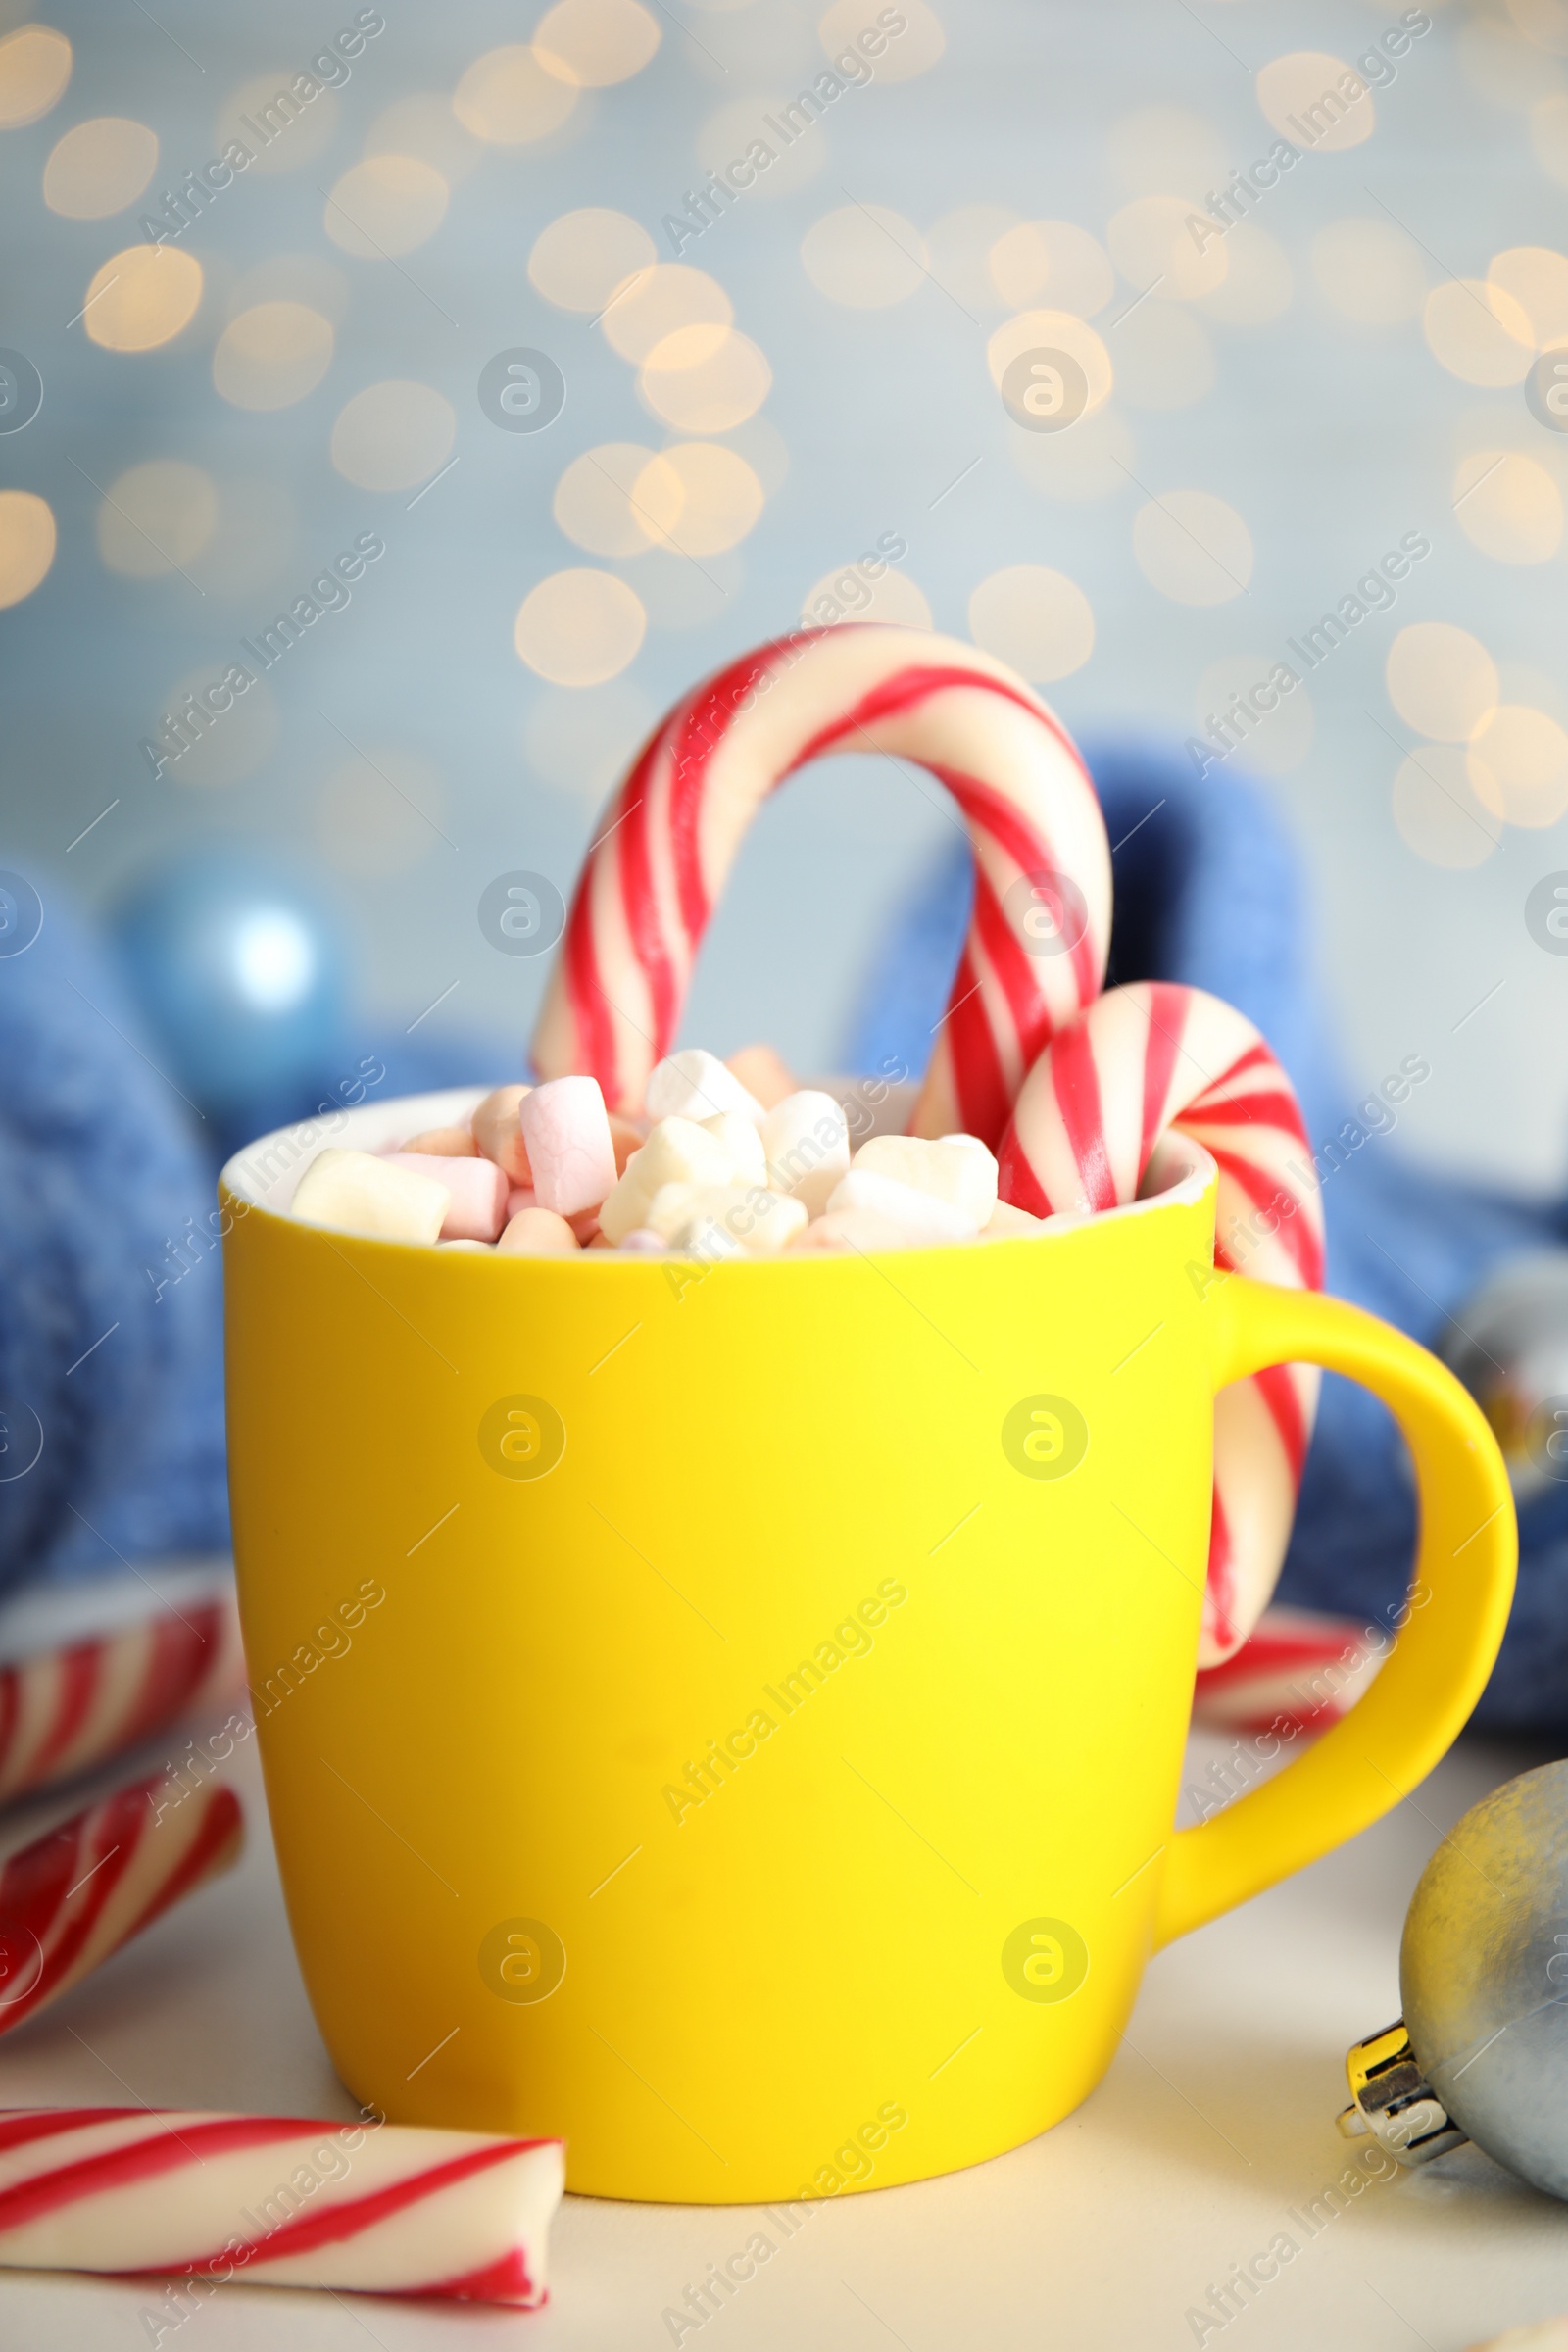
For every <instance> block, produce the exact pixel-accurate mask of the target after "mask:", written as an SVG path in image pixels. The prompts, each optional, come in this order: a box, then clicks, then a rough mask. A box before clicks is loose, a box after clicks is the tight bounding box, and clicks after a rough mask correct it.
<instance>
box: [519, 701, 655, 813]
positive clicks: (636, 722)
mask: <svg viewBox="0 0 1568 2352" xmlns="http://www.w3.org/2000/svg"><path fill="white" fill-rule="evenodd" d="M657 716H658V713H657V711H655V709H654V706H653V704H652V703H651V702H650V701H649V700H648V697H647V696H646V695H645V694H644V693H642V691H641V690H640V688H638V687H637V686H634V685H633V683H632V681H631V680H630V679H629V678H615V679H613V680H612V681H611V683H610V684H608V685H606V686H604V687H602V688H601V690H600V691H599V693H597V694H572V693H570V692H568V691H562V692H561V693H557V694H550V693H544V694H537V695H535V696H534V697H533V698H532V703H531V707H530V709H529V711H528V716H527V718H526V720H525V722H524V725H523V738H522V740H523V749H524V751H525V753H526V754H527V757H528V760H529V763H530V765H531V766H533V767H535V768H537V770H538V771H539V773H540V775H542V776H543V777H544V778H545V780H546V782H547V783H550V784H553V785H554V786H555V788H556V790H557V791H558V792H566V793H570V794H571V795H572V797H573V798H574V799H577V800H582V801H586V802H587V804H588V806H589V807H590V808H591V809H598V808H600V807H601V806H602V805H603V803H604V802H605V800H606V799H607V798H608V797H609V794H610V791H611V789H612V787H613V785H614V784H616V783H617V782H618V781H619V779H620V777H621V776H622V775H623V774H624V773H625V771H626V769H627V768H628V767H629V766H630V765H631V762H632V759H633V757H634V755H635V754H636V752H637V751H638V749H639V747H640V746H641V745H642V744H643V742H644V741H645V740H646V738H647V737H648V735H649V734H650V732H651V731H652V729H653V725H654V721H655V718H656V717H657Z"/></svg>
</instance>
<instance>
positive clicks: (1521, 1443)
mask: <svg viewBox="0 0 1568 2352" xmlns="http://www.w3.org/2000/svg"><path fill="white" fill-rule="evenodd" d="M1437 1353H1438V1354H1439V1355H1440V1356H1441V1357H1442V1358H1443V1360H1444V1362H1445V1363H1446V1365H1447V1367H1448V1369H1449V1371H1450V1372H1453V1373H1456V1374H1457V1375H1458V1377H1459V1379H1460V1380H1462V1381H1463V1383H1464V1385H1465V1387H1466V1388H1467V1389H1468V1390H1469V1391H1470V1394H1471V1396H1472V1397H1474V1398H1475V1399H1476V1402H1477V1403H1478V1404H1479V1405H1480V1407H1481V1409H1482V1411H1483V1412H1484V1413H1485V1414H1486V1416H1487V1419H1488V1420H1489V1421H1490V1422H1491V1424H1492V1427H1493V1430H1494V1433H1495V1437H1496V1440H1497V1444H1498V1445H1499V1446H1501V1448H1502V1458H1503V1460H1504V1461H1505V1462H1506V1463H1507V1465H1508V1476H1509V1478H1510V1480H1511V1481H1512V1483H1513V1491H1514V1498H1515V1500H1516V1501H1519V1502H1528V1501H1529V1500H1530V1498H1531V1497H1532V1495H1541V1494H1544V1493H1545V1491H1546V1489H1547V1488H1548V1487H1549V1486H1551V1485H1552V1484H1553V1483H1554V1482H1555V1483H1561V1482H1564V1481H1568V1250H1541V1251H1539V1252H1534V1253H1532V1254H1531V1255H1530V1256H1528V1257H1517V1258H1514V1259H1513V1260H1512V1261H1511V1262H1510V1263H1508V1264H1507V1265H1505V1266H1503V1267H1502V1268H1501V1270H1500V1271H1499V1272H1498V1273H1496V1274H1494V1275H1492V1276H1491V1277H1490V1278H1489V1280H1487V1281H1486V1282H1484V1283H1483V1284H1482V1285H1481V1287H1480V1288H1479V1290H1476V1291H1473V1292H1472V1293H1471V1295H1470V1297H1469V1298H1468V1299H1466V1300H1465V1301H1464V1303H1463V1305H1462V1306H1461V1307H1460V1308H1459V1309H1458V1311H1457V1313H1456V1314H1455V1315H1454V1316H1453V1319H1452V1321H1451V1322H1450V1323H1449V1325H1448V1327H1447V1329H1446V1331H1445V1333H1444V1334H1443V1337H1442V1338H1441V1339H1440V1340H1439V1342H1438V1345H1437Z"/></svg>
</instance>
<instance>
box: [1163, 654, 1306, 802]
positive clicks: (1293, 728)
mask: <svg viewBox="0 0 1568 2352" xmlns="http://www.w3.org/2000/svg"><path fill="white" fill-rule="evenodd" d="M1279 659H1280V658H1279V655H1278V654H1277V653H1273V654H1255V653H1252V654H1249V653H1242V654H1227V655H1225V657H1224V659H1223V660H1222V661H1219V662H1210V664H1209V666H1208V667H1207V669H1205V670H1204V671H1203V674H1202V676H1201V678H1200V679H1199V681H1198V689H1197V692H1196V693H1195V695H1194V697H1193V718H1194V720H1195V722H1196V727H1197V731H1198V733H1199V734H1200V735H1201V736H1205V737H1207V741H1208V744H1209V745H1210V746H1211V747H1212V748H1213V749H1214V750H1215V751H1216V752H1221V753H1224V756H1225V759H1226V762H1227V764H1228V765H1229V766H1230V767H1233V768H1235V769H1237V770H1239V771H1240V772H1242V773H1243V774H1246V775H1257V776H1285V775H1289V774H1290V773H1291V771H1292V770H1293V769H1294V768H1298V767H1299V766H1300V765H1301V762H1302V761H1303V760H1305V758H1306V756H1307V753H1308V752H1309V751H1310V750H1311V748H1312V735H1313V731H1314V726H1313V712H1312V698H1311V696H1310V695H1309V694H1308V693H1307V690H1306V688H1305V686H1304V685H1302V684H1300V683H1298V684H1296V685H1295V686H1292V687H1290V688H1289V689H1288V690H1287V691H1286V692H1285V693H1283V694H1281V693H1274V694H1273V695H1272V696H1271V697H1265V698H1264V701H1269V700H1271V701H1272V705H1273V707H1272V709H1268V710H1265V709H1264V708H1263V703H1262V702H1260V701H1259V700H1258V698H1257V689H1258V687H1259V686H1260V685H1264V684H1269V683H1270V682H1271V673H1272V672H1273V670H1274V669H1275V668H1276V666H1277V665H1278V663H1279ZM1238 704H1240V705H1241V706H1242V707H1241V709H1240V710H1238V708H1237V706H1238ZM1216 721H1218V726H1219V729H1220V730H1223V732H1216V733H1210V729H1211V728H1213V727H1214V725H1215V722H1216ZM1227 740H1229V742H1230V743H1232V744H1233V745H1234V746H1235V749H1234V750H1232V751H1230V752H1225V743H1226V741H1227Z"/></svg>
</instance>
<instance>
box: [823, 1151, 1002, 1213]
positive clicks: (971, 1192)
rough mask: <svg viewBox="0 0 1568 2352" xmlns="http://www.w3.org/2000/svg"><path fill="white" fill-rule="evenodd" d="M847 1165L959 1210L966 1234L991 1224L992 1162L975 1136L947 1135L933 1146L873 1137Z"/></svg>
mask: <svg viewBox="0 0 1568 2352" xmlns="http://www.w3.org/2000/svg"><path fill="white" fill-rule="evenodd" d="M850 1165H851V1167H852V1168H855V1169H860V1168H863V1169H865V1170H866V1172H867V1173H868V1174H874V1175H877V1176H889V1177H892V1178H893V1179H894V1180H895V1181H896V1182H897V1183H899V1184H907V1185H912V1186H913V1188H914V1189H915V1191H916V1192H921V1193H929V1194H930V1195H931V1197H932V1199H933V1200H937V1201H948V1202H949V1203H950V1204H951V1205H952V1206H953V1207H955V1208H956V1209H959V1210H961V1211H962V1213H963V1215H964V1216H965V1218H966V1219H967V1220H968V1228H969V1231H970V1232H971V1233H978V1232H979V1231H980V1228H981V1226H982V1225H985V1224H988V1223H989V1222H990V1218H991V1212H992V1210H993V1209H994V1208H995V1207H996V1205H997V1163H996V1159H995V1157H994V1156H993V1154H992V1153H991V1152H988V1151H987V1150H986V1147H985V1145H984V1144H982V1143H981V1142H980V1141H979V1139H978V1137H976V1136H972V1135H964V1136H956V1135H949V1136H944V1137H943V1138H942V1140H941V1141H940V1142H938V1143H933V1142H931V1141H929V1140H928V1139H927V1138H926V1137H925V1136H923V1135H874V1136H872V1138H871V1140H870V1142H869V1143H865V1144H862V1145H861V1146H860V1149H859V1150H858V1152H857V1153H856V1154H855V1157H854V1159H853V1160H852V1161H851V1162H850Z"/></svg>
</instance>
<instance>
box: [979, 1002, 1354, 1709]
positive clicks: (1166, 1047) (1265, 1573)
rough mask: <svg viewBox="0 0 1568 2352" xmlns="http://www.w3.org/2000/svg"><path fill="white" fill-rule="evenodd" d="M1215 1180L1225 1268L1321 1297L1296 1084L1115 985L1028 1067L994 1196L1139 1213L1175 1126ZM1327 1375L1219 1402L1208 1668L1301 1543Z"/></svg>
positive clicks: (1213, 1012)
mask: <svg viewBox="0 0 1568 2352" xmlns="http://www.w3.org/2000/svg"><path fill="white" fill-rule="evenodd" d="M1173 1127H1174V1128H1178V1129H1179V1130H1180V1131H1181V1133H1182V1134H1184V1135H1188V1136H1191V1137H1193V1138H1194V1139H1195V1140H1196V1141H1197V1142H1198V1143H1200V1144H1201V1145H1202V1146H1203V1147H1204V1149H1205V1150H1206V1151H1207V1152H1211V1153H1212V1155H1213V1157H1214V1159H1215V1161H1216V1162H1217V1163H1218V1167H1219V1195H1218V1200H1217V1202H1216V1207H1215V1233H1214V1263H1215V1265H1216V1266H1219V1267H1221V1268H1224V1269H1226V1270H1239V1271H1242V1272H1244V1273H1247V1274H1250V1275H1252V1276H1254V1277H1256V1278H1257V1279H1258V1280H1259V1281H1262V1282H1276V1283H1280V1284H1282V1285H1284V1286H1286V1287H1287V1288H1308V1289H1311V1290H1320V1289H1321V1288H1322V1285H1323V1204H1322V1201H1321V1199H1320V1197H1319V1194H1318V1187H1317V1177H1316V1174H1315V1173H1314V1170H1313V1167H1312V1153H1311V1151H1310V1148H1309V1147H1308V1144H1307V1141H1306V1131H1305V1129H1304V1128H1303V1126H1302V1124H1301V1113H1300V1110H1299V1106H1298V1104H1297V1101H1296V1097H1295V1094H1294V1093H1293V1091H1292V1088H1291V1082H1290V1080H1289V1079H1288V1078H1287V1077H1286V1075H1285V1073H1284V1071H1283V1070H1282V1069H1281V1068H1280V1065H1279V1063H1278V1062H1277V1061H1276V1060H1275V1059H1274V1056H1273V1054H1271V1053H1270V1052H1269V1049H1268V1047H1267V1046H1266V1045H1265V1044H1264V1042H1263V1040H1262V1038H1261V1037H1260V1036H1259V1035H1258V1033H1257V1031H1256V1030H1255V1029H1254V1028H1253V1027H1252V1024H1251V1022H1250V1020H1248V1019H1247V1018H1246V1017H1245V1015H1244V1014H1242V1013H1239V1012H1237V1011H1235V1010H1234V1009H1233V1007H1232V1006H1230V1005H1223V1004H1221V1002H1220V1001H1219V999H1218V998H1217V997H1210V996H1207V995H1205V994H1204V992H1203V991H1202V990H1201V989H1198V988H1180V987H1177V986H1175V985H1174V984H1172V983H1169V982H1165V981H1155V980H1139V981H1134V982H1133V983H1131V984H1130V985H1129V986H1128V987H1126V988H1114V989H1110V990H1109V991H1107V993H1106V994H1105V995H1104V996H1103V997H1101V998H1100V999H1099V1000H1098V1001H1097V1002H1096V1003H1095V1004H1093V1005H1090V1006H1089V1008H1088V1010H1087V1011H1086V1012H1084V1013H1083V1014H1082V1015H1081V1016H1080V1017H1079V1019H1078V1020H1076V1021H1075V1022H1074V1023H1073V1024H1072V1026H1071V1028H1069V1029H1066V1030H1064V1031H1063V1032H1062V1033H1061V1035H1060V1036H1059V1037H1057V1038H1056V1039H1055V1040H1054V1042H1053V1044H1052V1045H1051V1046H1050V1047H1049V1048H1048V1049H1047V1051H1046V1052H1045V1053H1044V1054H1042V1055H1041V1057H1040V1059H1039V1060H1038V1061H1037V1062H1036V1063H1035V1065H1034V1067H1033V1069H1032V1070H1031V1071H1030V1072H1029V1075H1028V1077H1027V1078H1026V1079H1025V1081H1024V1084H1023V1088H1022V1091H1021V1092H1020V1094H1019V1097H1018V1101H1017V1103H1016V1105H1015V1107H1014V1110H1013V1115H1012V1121H1011V1124H1010V1125H1009V1127H1008V1128H1007V1132H1006V1134H1005V1137H1004V1139H1003V1143H1002V1149H1001V1152H1000V1154H999V1157H1000V1162H1001V1177H1000V1182H999V1188H998V1189H999V1191H1000V1194H1001V1197H1002V1199H1003V1200H1004V1201H1011V1202H1012V1203H1013V1205H1014V1206H1015V1207H1018V1208H1026V1209H1029V1210H1031V1211H1033V1213H1034V1214H1035V1215H1036V1216H1045V1215H1047V1214H1049V1213H1050V1212H1051V1211H1052V1210H1054V1209H1103V1208H1113V1207H1115V1205H1116V1203H1117V1202H1118V1201H1131V1200H1134V1199H1136V1197H1137V1193H1138V1187H1139V1183H1140V1181H1141V1180H1142V1177H1143V1174H1144V1171H1145V1169H1146V1168H1147V1167H1148V1165H1149V1160H1150V1154H1151V1153H1152V1151H1153V1149H1154V1146H1155V1144H1156V1143H1157V1142H1158V1140H1159V1138H1160V1136H1161V1135H1162V1134H1164V1132H1165V1131H1166V1129H1167V1128H1173ZM1318 1385H1319V1375H1318V1373H1317V1371H1316V1370H1315V1369H1314V1368H1313V1367H1312V1366H1310V1365H1306V1364H1273V1365H1270V1366H1268V1367H1267V1368H1266V1369H1265V1370H1264V1371H1262V1372H1257V1373H1254V1374H1253V1375H1252V1377H1251V1378H1250V1380H1242V1381H1237V1382H1234V1383H1233V1384H1232V1386H1231V1387H1229V1388H1227V1389H1222V1390H1221V1392H1220V1394H1219V1396H1218V1397H1216V1398H1215V1400H1214V1514H1213V1519H1212V1522H1211V1526H1210V1533H1209V1549H1208V1583H1207V1588H1206V1592H1205V1594H1204V1605H1203V1626H1202V1633H1201V1638H1200V1643H1199V1652H1198V1662H1199V1665H1200V1666H1217V1665H1218V1664H1219V1663H1220V1661H1221V1660H1222V1659H1224V1658H1228V1657H1229V1656H1230V1655H1231V1654H1232V1652H1233V1651H1235V1650H1237V1649H1239V1648H1240V1647H1241V1645H1242V1643H1243V1642H1244V1641H1245V1640H1246V1639H1247V1636H1248V1635H1249V1634H1250V1631H1251V1629H1252V1627H1253V1626H1254V1625H1255V1624H1256V1622H1257V1620H1258V1617H1259V1616H1260V1615H1261V1613H1262V1610H1263V1606H1264V1603H1265V1602H1266V1601H1267V1599H1268V1596H1269V1594H1270V1593H1272V1592H1273V1590H1274V1581H1275V1579H1276V1577H1277V1576H1278V1575H1279V1572H1280V1563H1281V1561H1282V1560H1283V1559H1284V1557H1285V1547H1286V1544H1288V1543H1289V1541H1290V1534H1291V1522H1292V1520H1293V1518H1294V1517H1295V1513H1296V1493H1297V1488H1298V1487H1299V1484H1300V1477H1301V1465H1302V1462H1303V1460H1304V1459H1305V1455H1306V1446H1307V1440H1308V1438H1309V1437H1310V1436H1311V1434H1312V1420H1313V1416H1314V1414H1315V1412H1316V1409H1317V1393H1318Z"/></svg>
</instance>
